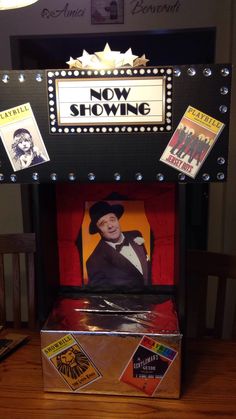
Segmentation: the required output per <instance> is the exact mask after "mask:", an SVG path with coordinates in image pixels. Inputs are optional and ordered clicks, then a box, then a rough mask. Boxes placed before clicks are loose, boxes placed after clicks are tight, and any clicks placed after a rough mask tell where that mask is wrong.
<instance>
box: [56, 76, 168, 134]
mask: <svg viewBox="0 0 236 419" xmlns="http://www.w3.org/2000/svg"><path fill="white" fill-rule="evenodd" d="M168 70H169V73H167V74H164V75H161V74H160V75H159V74H158V75H157V76H154V75H153V74H152V75H151V76H149V75H148V74H149V73H150V72H149V73H146V72H145V70H144V69H143V72H145V74H146V76H145V77H144V76H142V77H140V74H139V75H138V76H137V75H135V76H131V77H127V76H126V77H94V74H92V76H91V77H88V75H91V73H93V72H92V71H88V70H87V71H81V72H80V73H83V74H81V77H75V75H77V73H79V72H78V71H77V72H76V71H74V72H72V71H70V73H69V75H70V74H71V73H72V74H71V76H70V77H66V76H65V75H64V77H54V78H53V77H51V78H50V80H49V81H50V83H49V110H51V112H50V122H51V132H52V133H53V132H63V133H65V132H66V133H67V132H70V133H73V132H77V133H78V132H84V133H87V132H90V133H91V132H96V133H100V132H102V133H105V132H131V131H133V130H135V131H140V132H146V131H152V132H153V131H159V130H160V131H166V130H170V129H171V126H170V121H171V102H172V100H171V95H172V71H171V70H170V69H168ZM136 71H137V70H136ZM64 72H65V71H64ZM103 72H105V70H104V71H103ZM157 72H158V70H157ZM51 73H52V72H51ZM61 73H62V72H61ZM96 73H98V72H96ZM63 74H64V73H62V74H61V75H63ZM66 75H67V74H66ZM72 75H73V76H72ZM85 75H86V77H85ZM50 87H51V89H50ZM50 105H56V106H53V107H51V106H50ZM167 107H168V108H167ZM167 110H168V115H167ZM167 125H168V128H167ZM78 127H80V129H78Z"/></svg>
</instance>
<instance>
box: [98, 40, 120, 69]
mask: <svg viewBox="0 0 236 419" xmlns="http://www.w3.org/2000/svg"><path fill="white" fill-rule="evenodd" d="M95 55H96V57H98V59H99V61H100V63H102V64H103V66H104V67H106V68H114V67H115V63H116V59H117V56H118V55H120V52H119V51H112V50H111V48H110V46H109V44H108V43H107V44H106V45H105V48H104V50H103V51H98V52H95Z"/></svg>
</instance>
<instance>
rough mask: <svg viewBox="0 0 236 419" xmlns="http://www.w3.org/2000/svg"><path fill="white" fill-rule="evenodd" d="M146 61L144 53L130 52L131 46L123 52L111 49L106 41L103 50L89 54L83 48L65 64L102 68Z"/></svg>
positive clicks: (142, 63) (144, 62)
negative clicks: (81, 51) (80, 53)
mask: <svg viewBox="0 0 236 419" xmlns="http://www.w3.org/2000/svg"><path fill="white" fill-rule="evenodd" d="M148 61H149V60H148V59H147V58H146V56H145V54H143V55H142V56H141V57H138V55H134V54H133V53H132V49H131V48H129V49H128V50H127V51H126V52H125V53H121V52H120V51H112V50H111V48H110V46H109V44H108V43H106V45H105V47H104V49H103V51H97V52H95V53H94V54H89V53H88V52H87V51H85V50H83V54H82V55H81V56H80V57H77V58H76V59H74V58H73V57H70V60H69V61H67V62H66V64H68V65H69V68H71V69H76V68H87V69H97V68H99V69H102V68H120V67H127V66H129V67H139V66H146V63H147V62H148Z"/></svg>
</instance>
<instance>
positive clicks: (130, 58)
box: [123, 48, 138, 66]
mask: <svg viewBox="0 0 236 419" xmlns="http://www.w3.org/2000/svg"><path fill="white" fill-rule="evenodd" d="M136 58H138V55H133V53H132V50H131V48H129V49H128V50H127V51H126V52H125V53H124V54H123V65H127V64H129V65H131V66H133V62H134V60H136Z"/></svg>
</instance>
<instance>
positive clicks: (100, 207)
mask: <svg viewBox="0 0 236 419" xmlns="http://www.w3.org/2000/svg"><path fill="white" fill-rule="evenodd" d="M123 212H124V207H123V206H122V205H119V204H117V205H110V204H109V203H108V202H106V201H99V202H96V203H95V204H94V205H92V206H91V207H90V208H89V215H90V218H91V222H90V225H89V233H90V234H95V233H98V231H99V230H98V228H97V222H98V220H99V218H101V217H103V216H104V215H106V214H109V213H113V214H115V215H116V216H117V218H120V217H121V216H122V214H123Z"/></svg>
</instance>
